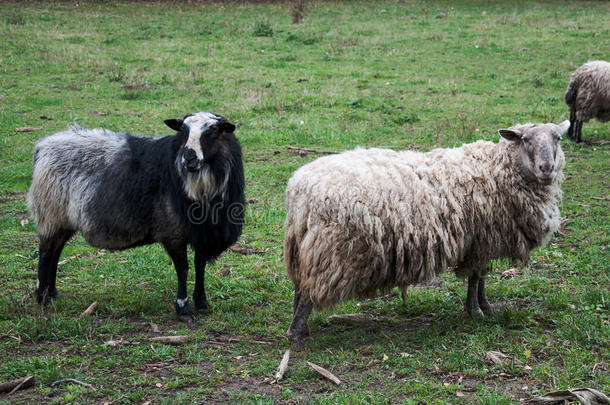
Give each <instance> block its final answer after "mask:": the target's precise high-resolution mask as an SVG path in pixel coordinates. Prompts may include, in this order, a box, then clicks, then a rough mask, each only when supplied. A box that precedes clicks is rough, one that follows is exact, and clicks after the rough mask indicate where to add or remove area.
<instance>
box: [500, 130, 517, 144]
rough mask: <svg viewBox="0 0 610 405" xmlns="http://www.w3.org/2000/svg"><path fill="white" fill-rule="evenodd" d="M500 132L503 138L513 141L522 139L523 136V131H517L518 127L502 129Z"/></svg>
mask: <svg viewBox="0 0 610 405" xmlns="http://www.w3.org/2000/svg"><path fill="white" fill-rule="evenodd" d="M498 133H499V134H500V135H501V136H502V138H504V139H508V140H509V141H512V142H517V141H520V140H521V136H523V133H522V132H521V131H517V130H516V129H500V130H499V131H498Z"/></svg>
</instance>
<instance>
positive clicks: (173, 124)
mask: <svg viewBox="0 0 610 405" xmlns="http://www.w3.org/2000/svg"><path fill="white" fill-rule="evenodd" d="M163 122H165V125H167V126H168V127H170V128H171V129H173V130H174V131H180V129H181V128H182V124H183V123H184V120H182V119H180V118H178V119H171V120H165V121H163Z"/></svg>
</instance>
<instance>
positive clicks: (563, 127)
mask: <svg viewBox="0 0 610 405" xmlns="http://www.w3.org/2000/svg"><path fill="white" fill-rule="evenodd" d="M557 128H558V129H559V133H560V134H561V135H563V134H565V133H566V131H567V130H568V129H569V128H570V120H565V121H564V122H562V123H561V124H559V125H557Z"/></svg>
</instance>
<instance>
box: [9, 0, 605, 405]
mask: <svg viewBox="0 0 610 405" xmlns="http://www.w3.org/2000/svg"><path fill="white" fill-rule="evenodd" d="M304 15H305V19H304V21H303V22H302V23H299V24H295V23H293V22H292V20H291V6H290V5H289V4H285V3H274V2H269V3H267V2H265V3H262V4H256V3H239V2H235V3H233V2H230V3H197V2H185V3H182V2H167V3H164V2H151V3H148V2H141V3H140V2H120V3H119V2H116V3H115V2H99V3H97V2H95V3H88V2H77V3H76V2H75V3H68V2H66V3H64V2H41V3H34V2H32V3H30V2H28V3H20V2H19V3H11V2H2V3H0V345H1V349H0V382H5V381H9V380H13V379H16V378H20V377H24V376H27V375H33V376H34V377H35V380H36V385H35V386H34V387H33V388H29V389H25V390H20V391H16V392H15V393H13V394H10V395H6V394H0V403H45V402H50V403H115V404H117V403H144V402H149V401H150V402H151V403H154V404H157V403H239V402H245V403H261V404H269V403H321V404H325V403H340V404H353V403H373V404H381V403H406V404H421V403H425V404H446V403H452V404H460V403H463V404H466V403H478V404H512V403H522V402H524V401H526V400H528V399H530V398H532V397H535V396H537V395H541V394H544V393H547V392H549V391H555V390H559V389H566V388H577V387H583V386H584V387H591V388H595V389H598V390H600V391H603V392H605V393H606V394H607V395H608V394H610V350H609V347H610V289H609V286H610V256H609V252H608V245H609V235H610V221H609V220H608V217H607V215H608V212H609V202H608V201H609V198H610V195H609V190H610V187H609V186H610V182H609V177H608V175H609V173H610V149H609V146H608V144H607V143H608V141H610V124H606V125H602V124H600V123H598V122H597V121H592V122H590V123H588V124H585V126H584V128H583V139H584V140H585V141H595V142H592V143H581V144H576V143H574V142H572V141H570V140H568V139H564V140H563V142H562V145H563V149H564V153H565V155H566V167H565V169H564V173H565V174H566V180H565V182H564V185H563V191H564V195H563V202H562V204H561V207H560V208H561V214H562V218H563V221H562V228H561V231H560V233H558V234H557V235H556V236H555V237H554V238H553V239H552V240H551V242H550V243H549V244H548V245H547V246H546V247H543V248H540V249H538V250H536V251H535V252H534V253H533V255H532V260H531V262H530V263H529V264H527V265H514V264H511V263H509V262H507V261H503V260H499V261H497V262H496V263H495V269H494V272H493V274H492V275H491V276H490V279H489V283H488V285H489V287H488V295H489V298H490V300H491V301H492V302H493V303H497V304H499V305H500V308H499V309H498V310H497V312H496V314H495V315H493V316H491V317H487V318H485V319H483V320H473V319H470V318H469V317H467V316H466V315H465V314H464V312H463V302H464V300H465V297H466V285H465V284H464V282H463V281H462V280H458V279H456V277H455V276H454V275H453V274H452V273H447V274H445V275H444V276H443V278H442V282H439V283H436V284H435V285H433V286H424V287H416V288H410V289H409V290H408V291H407V294H406V301H405V302H404V304H403V302H402V300H401V297H400V292H399V291H398V290H395V291H394V292H393V293H392V294H390V295H386V296H382V297H379V298H377V299H370V300H362V301H356V300H354V301H349V302H346V303H343V304H340V305H338V306H336V307H335V308H334V309H332V310H329V311H322V312H319V311H315V310H314V312H313V314H312V316H311V318H310V327H311V333H312V339H310V340H309V341H308V342H307V345H306V347H305V349H304V350H302V351H300V352H293V353H292V355H291V359H290V363H289V368H288V371H287V373H286V375H285V377H284V379H282V380H281V381H277V382H274V381H273V375H274V374H275V371H276V367H277V366H278V364H279V362H280V360H281V358H282V354H283V353H284V351H285V350H286V349H287V348H288V341H287V339H286V338H285V331H286V329H287V328H288V326H289V324H290V321H291V319H292V297H293V287H292V284H291V283H290V281H289V280H288V278H287V276H286V272H285V268H284V264H283V256H282V240H283V220H284V214H285V210H284V190H285V187H286V182H287V180H288V178H289V177H290V175H291V173H292V172H293V171H294V170H295V169H297V168H298V167H300V166H302V165H303V164H305V163H306V162H309V161H311V160H313V159H315V158H316V157H318V156H320V154H318V153H315V152H314V153H311V152H310V153H307V152H301V153H294V151H291V150H289V149H287V146H291V147H297V148H308V149H313V150H316V151H330V152H338V151H342V150H345V149H350V148H353V147H356V146H376V147H389V148H395V149H413V150H420V151H426V150H430V149H432V148H434V147H438V146H442V147H451V146H457V145H461V144H462V143H464V142H472V141H475V140H478V139H486V140H494V141H497V140H498V138H499V135H498V133H497V130H498V129H500V128H507V127H509V126H511V125H513V124H516V123H525V122H555V123H559V122H561V121H563V120H565V119H567V118H568V110H567V106H566V105H565V102H564V92H565V89H566V86H567V83H568V78H569V75H570V73H571V72H572V71H574V70H575V69H576V68H577V67H578V66H580V65H581V64H582V63H584V62H586V61H587V60H593V59H604V60H609V59H610V3H609V2H607V1H516V2H514V1H491V2H490V1H471V0H468V1H460V2H454V1H448V0H447V1H430V2H423V1H414V0H413V1H412V0H406V1H394V0H383V1H375V2H364V1H354V2H351V1H316V2H314V3H312V4H310V5H309V7H308V8H307V10H306V11H305V14H304ZM200 110H204V111H212V112H216V113H219V114H222V115H223V116H225V117H227V118H229V119H230V120H231V122H233V123H235V124H236V125H237V129H236V131H235V134H236V136H237V137H238V138H239V140H240V142H241V145H242V148H243V151H244V165H245V175H246V184H247V190H246V198H247V199H248V205H247V209H246V224H245V227H244V232H243V235H242V237H241V239H240V242H239V248H235V249H233V250H232V251H228V252H226V253H225V254H224V255H223V256H221V257H220V259H219V260H218V261H216V262H215V263H214V264H212V265H209V266H208V267H207V270H206V287H207V293H208V299H209V302H210V306H211V311H210V312H209V313H199V314H198V319H197V321H196V322H194V323H189V324H186V323H181V322H179V321H178V320H177V318H176V315H175V312H174V308H173V303H174V299H175V295H176V291H175V289H176V274H175V271H174V269H173V266H172V265H171V261H170V259H169V258H168V256H167V254H166V253H165V252H164V251H163V249H162V247H161V246H159V245H150V246H145V247H139V248H135V249H132V250H127V251H123V252H109V251H103V250H97V249H94V248H92V247H90V246H88V245H87V244H86V243H85V241H84V240H83V239H82V237H81V236H77V237H75V238H73V239H72V240H71V241H70V242H69V243H68V245H67V246H66V248H65V249H64V252H63V254H62V257H61V259H60V260H61V262H60V267H59V270H58V281H57V282H58V284H57V287H58V290H59V297H58V298H57V299H56V300H54V301H53V302H52V304H51V305H49V306H48V307H47V308H45V309H44V310H41V309H40V308H38V307H37V306H36V305H35V299H34V298H33V297H32V292H33V290H34V288H35V284H36V268H37V260H38V245H37V243H38V241H37V237H36V233H35V227H34V225H33V223H32V221H31V220H28V214H27V208H26V204H25V193H26V192H27V189H28V187H29V184H30V181H31V175H32V150H33V146H34V144H35V142H36V140H38V139H39V138H41V137H43V136H46V135H49V134H52V133H54V132H56V131H60V130H63V129H65V128H66V127H67V125H69V124H70V123H72V122H74V121H77V122H78V123H79V124H80V125H82V126H84V127H88V128H94V127H105V128H108V129H111V130H114V131H129V132H131V133H136V134H146V135H150V136H157V135H163V134H169V133H171V130H169V129H168V128H167V127H165V126H164V124H163V120H165V119H168V118H178V117H182V116H183V115H184V114H186V113H189V112H194V111H200ZM189 258H190V259H189V260H190V261H191V269H192V255H189ZM193 279H194V272H193V271H192V270H191V272H190V274H189V282H188V283H189V284H188V285H189V295H190V294H191V293H192V288H193V283H194V281H193ZM94 301H97V302H99V307H98V308H97V309H96V311H95V312H94V313H93V315H92V316H82V317H81V316H80V314H81V313H82V312H83V311H84V310H85V309H86V308H87V307H88V306H89V305H90V304H91V303H92V302H94ZM351 313H362V314H364V315H365V316H366V318H367V319H366V321H365V322H361V323H345V322H339V321H336V320H332V319H329V316H330V315H332V314H351ZM162 335H186V336H188V341H187V342H186V343H184V344H181V345H178V346H171V345H166V344H163V343H156V342H152V341H151V340H150V339H151V338H153V337H155V336H162ZM109 341H113V342H114V344H108V342H109ZM491 351H499V352H502V353H503V354H505V355H506V356H507V360H506V361H502V362H500V361H496V362H494V361H493V359H492V360H490V359H489V356H486V355H487V353H488V352H491ZM307 361H310V362H312V363H315V364H317V365H320V366H322V367H324V368H326V369H328V370H329V371H331V372H332V373H333V374H335V375H336V376H337V377H339V378H340V379H341V381H342V384H341V385H339V386H336V385H334V384H333V383H331V382H330V381H328V380H326V379H324V378H322V377H321V376H320V375H319V374H317V373H316V372H315V371H313V370H312V369H311V368H310V367H309V366H308V365H307ZM64 378H74V379H76V380H79V381H82V382H86V383H88V384H91V385H92V386H93V387H95V391H94V390H92V389H91V388H88V387H85V386H80V385H76V384H62V385H58V386H55V387H51V386H50V384H51V383H52V382H54V381H56V380H60V379H64Z"/></svg>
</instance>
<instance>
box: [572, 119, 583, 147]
mask: <svg viewBox="0 0 610 405" xmlns="http://www.w3.org/2000/svg"><path fill="white" fill-rule="evenodd" d="M574 130H575V131H576V132H575V137H576V142H577V143H578V142H580V141H581V140H582V121H580V120H577V121H576V128H575V129H574Z"/></svg>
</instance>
